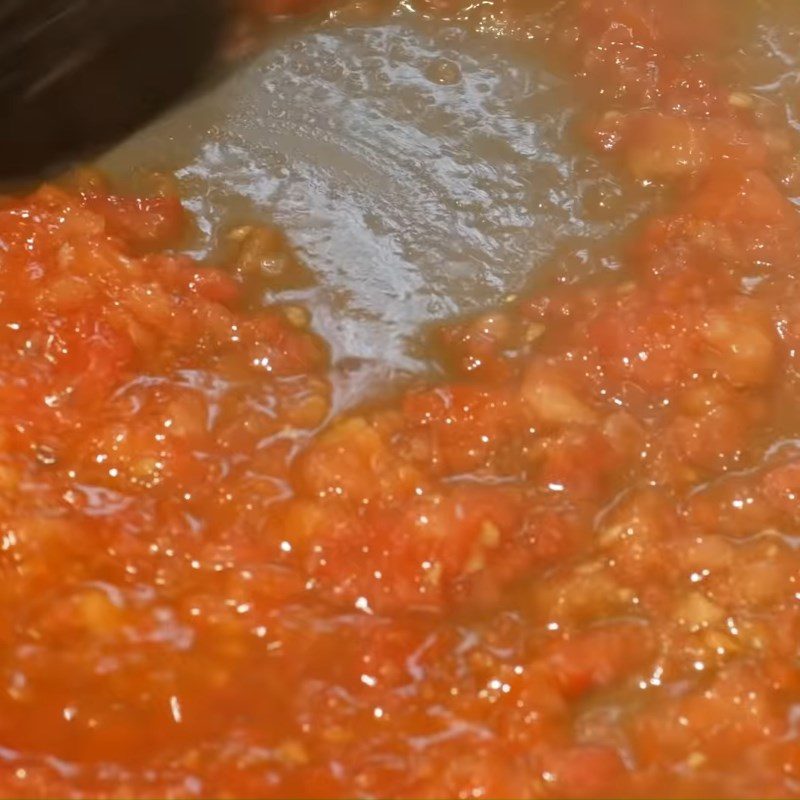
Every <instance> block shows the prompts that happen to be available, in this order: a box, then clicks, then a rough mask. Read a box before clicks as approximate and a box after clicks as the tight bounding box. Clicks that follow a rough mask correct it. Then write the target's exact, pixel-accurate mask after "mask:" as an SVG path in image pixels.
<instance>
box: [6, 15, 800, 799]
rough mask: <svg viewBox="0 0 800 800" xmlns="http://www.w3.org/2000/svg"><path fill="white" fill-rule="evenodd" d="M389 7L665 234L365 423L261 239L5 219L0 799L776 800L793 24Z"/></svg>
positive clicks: (134, 219)
mask: <svg viewBox="0 0 800 800" xmlns="http://www.w3.org/2000/svg"><path fill="white" fill-rule="evenodd" d="M274 10H275V9H274V8H272V7H270V8H269V9H268V11H274ZM352 11H353V9H352V8H351V9H350V12H351V13H352ZM339 13H342V12H339ZM370 13H372V12H370ZM397 13H398V14H412V13H413V14H417V15H421V16H423V17H426V18H427V17H430V20H429V22H426V23H425V24H442V25H448V26H455V27H460V29H463V30H472V31H473V32H475V33H476V34H477V35H480V36H484V37H487V41H491V39H489V38H488V37H492V36H494V35H497V36H499V37H501V39H502V40H503V41H504V42H506V43H508V42H516V44H515V45H514V46H515V47H524V48H531V52H532V53H534V52H535V54H536V55H535V57H536V58H538V59H540V60H541V61H542V63H545V64H547V68H548V70H550V71H551V72H552V74H553V75H558V76H560V77H559V78H558V80H561V81H564V82H565V83H564V85H565V86H566V85H568V86H570V87H571V89H570V92H572V93H573V96H574V97H575V98H576V106H575V109H576V110H575V112H574V114H573V115H572V119H571V120H570V125H571V127H572V130H574V131H575V144H574V145H573V147H574V150H573V151H571V152H572V155H571V156H570V159H569V160H568V161H567V162H566V163H567V164H568V165H572V166H574V164H575V159H578V158H581V157H584V158H585V157H587V156H586V154H588V153H592V154H594V155H593V156H592V157H593V158H595V159H596V163H597V164H598V166H597V169H608V170H610V172H609V173H608V174H609V175H610V174H612V173H613V174H616V175H618V176H619V178H618V179H614V183H613V185H614V186H615V187H623V188H622V189H620V191H621V192H622V191H625V192H626V191H628V190H627V189H624V187H625V186H628V187H629V188H630V192H631V195H630V196H629V199H627V200H624V199H623V200H622V201H620V202H621V206H620V207H621V208H622V209H625V208H630V207H631V206H629V205H626V204H627V203H631V204H633V205H635V204H636V203H645V204H651V203H654V204H655V205H656V206H657V207H656V208H654V209H651V210H650V211H649V212H648V213H647V214H644V215H643V216H642V219H641V220H640V221H638V222H637V223H636V224H635V225H634V226H633V227H632V228H631V230H630V231H629V232H628V233H627V235H626V236H624V237H622V238H621V239H618V238H615V239H613V240H612V241H611V242H610V243H608V244H604V243H603V242H597V243H592V244H591V246H589V247H587V246H586V243H585V242H583V243H582V245H581V247H580V248H578V249H579V250H580V252H581V253H582V255H581V256H580V257H579V258H577V259H576V257H575V250H576V247H575V244H576V242H575V240H573V239H571V238H570V237H569V235H568V233H565V234H564V235H565V236H566V238H567V241H565V242H564V243H563V249H562V251H561V252H562V253H564V255H563V256H561V255H559V254H556V255H555V256H553V258H552V259H551V261H550V264H549V265H548V267H547V269H544V270H542V271H540V272H539V273H538V274H537V275H536V276H534V279H533V280H532V282H531V284H530V286H529V288H528V289H526V290H525V291H521V292H519V293H518V296H516V297H514V298H509V299H508V300H507V301H506V302H504V303H500V304H498V305H497V306H496V307H490V308H488V309H487V310H483V311H479V312H476V313H472V314H469V315H467V316H465V317H463V318H461V319H458V320H456V321H451V322H448V323H445V324H443V325H440V326H438V327H437V328H436V329H435V330H432V331H429V334H428V336H427V340H428V347H427V350H426V351H425V354H424V357H423V358H422V359H421V360H422V362H423V363H425V364H427V363H436V364H437V365H438V366H437V370H438V375H435V376H433V377H432V376H431V374H430V370H427V371H426V373H425V374H421V375H420V377H419V378H417V379H411V380H408V381H406V384H407V385H404V386H402V387H395V389H394V390H393V391H392V392H389V391H388V390H387V388H386V386H385V384H383V383H381V384H379V385H378V386H377V387H374V386H373V387H370V388H369V391H368V392H366V394H368V395H369V396H370V397H371V398H372V399H371V400H370V402H369V403H368V404H361V405H357V404H354V401H353V395H352V393H351V394H348V393H347V391H348V390H347V389H346V387H345V388H344V389H343V387H342V383H341V380H340V373H339V372H338V371H337V370H336V369H332V368H331V352H330V350H329V348H328V346H327V345H326V344H325V343H324V340H323V338H322V337H320V336H319V334H318V333H317V332H315V317H311V316H310V315H309V314H308V312H307V311H306V309H305V308H304V307H303V305H302V303H299V302H298V300H299V299H301V298H298V296H297V294H296V293H294V292H292V293H289V294H286V293H285V291H286V287H287V286H295V285H298V284H302V283H303V282H304V281H308V280H310V273H312V272H313V267H314V265H313V262H312V263H311V264H310V265H306V264H304V263H302V261H301V260H300V259H299V258H298V256H297V254H296V252H295V251H294V250H293V248H292V247H291V245H290V244H289V242H288V240H287V239H286V238H285V236H284V235H283V234H282V233H281V231H280V230H278V229H277V228H273V227H270V226H265V225H263V224H258V225H255V224H243V225H239V226H237V227H234V228H232V229H230V230H228V231H227V233H226V236H225V244H224V247H221V248H219V250H218V252H217V255H216V261H217V267H214V266H209V265H201V264H200V263H198V262H197V261H196V260H193V259H192V258H190V257H188V256H183V255H176V254H174V253H172V252H171V251H169V250H168V249H167V248H169V247H170V245H171V244H172V243H175V242H177V241H179V240H180V236H181V234H182V231H183V229H184V226H185V225H186V224H187V219H186V214H185V211H183V210H182V208H181V205H180V202H179V201H178V200H177V199H176V198H175V196H174V195H172V194H170V192H169V191H168V190H167V191H161V193H160V194H158V193H156V194H154V195H153V196H152V197H150V199H131V198H129V197H125V196H120V195H115V194H113V192H112V190H111V189H109V188H108V187H107V186H105V185H104V184H103V183H102V182H100V181H99V180H98V179H97V178H94V177H93V176H91V175H84V176H83V178H82V179H81V180H80V181H79V182H78V184H77V185H73V186H72V187H66V188H56V187H44V188H42V189H39V190H38V191H36V192H34V193H33V194H31V195H29V196H26V197H22V198H16V199H13V198H9V199H6V200H4V201H3V204H2V206H0V243H2V246H3V252H2V260H0V267H2V268H1V269H0V292H2V294H1V295H0V300H1V302H0V378H2V392H1V393H0V423H2V426H1V427H0V433H2V441H3V443H4V445H5V446H4V447H3V448H2V456H1V457H0V514H1V515H2V516H0V568H2V574H3V582H2V584H0V598H1V599H2V602H0V639H2V642H3V645H4V646H3V648H2V653H0V687H1V688H2V691H0V747H2V749H1V750H0V793H2V794H4V795H6V796H21V795H26V796H41V795H67V796H77V797H84V796H104V797H105V796H121V797H123V796H137V797H149V796H172V797H195V796H196V797H204V796H225V797H244V796H253V797H264V796H275V797H286V796H293V797H321V796H324V797H354V796H359V797H362V796H363V797H396V796H409V797H426V798H427V797H465V798H466V797H565V796H568V797H602V796H642V795H661V796H730V797H744V796H795V795H796V794H797V793H798V791H800V735H799V734H798V730H797V720H798V714H797V709H798V703H799V702H800V666H799V665H798V660H797V658H798V653H797V641H798V636H800V604H799V603H800V601H799V600H798V598H799V597H800V586H798V583H800V554H798V550H797V544H798V535H800V446H799V445H798V434H799V433H800V416H798V414H797V397H798V385H797V358H798V346H800V344H799V342H798V339H799V337H800V312H799V311H798V309H800V297H798V289H797V275H796V271H797V264H798V263H800V218H799V217H798V215H797V211H796V209H795V206H794V205H793V203H792V201H791V199H790V198H791V197H792V196H794V195H796V194H798V192H800V189H799V188H798V187H799V186H800V183H798V178H797V174H798V173H797V163H796V160H795V153H796V151H797V138H796V133H795V130H794V126H795V117H794V109H795V102H796V96H795V94H794V92H795V90H794V89H793V84H794V80H793V76H794V75H795V72H794V70H795V66H796V65H795V64H794V63H793V62H792V61H791V56H790V55H788V54H789V53H791V52H792V46H793V45H792V42H793V38H792V37H793V36H795V35H796V33H793V31H795V32H796V31H797V30H798V29H799V28H798V27H797V20H796V19H794V17H795V16H796V12H794V11H793V10H792V8H791V4H789V3H787V4H785V5H784V4H781V3H777V2H776V3H763V4H759V5H758V6H757V7H755V8H753V7H748V8H743V9H742V10H741V14H737V15H735V16H732V15H731V14H730V7H729V4H725V3H722V2H717V1H716V0H702V1H701V2H697V3H695V4H694V5H693V6H692V7H691V8H685V7H683V6H681V7H680V8H679V7H678V5H677V4H674V3H671V2H666V0H663V1H662V2H659V1H658V0H603V1H602V2H582V0H568V2H563V3H558V4H550V3H545V2H538V3H521V2H505V3H503V2H500V1H499V0H498V2H495V3H494V4H482V5H480V6H469V7H463V6H462V5H459V3H458V2H455V1H454V2H438V1H437V2H434V0H429V1H428V2H422V0H421V1H420V2H418V3H415V4H413V6H410V5H409V6H408V7H406V9H405V10H404V11H402V12H397ZM435 20H439V22H435ZM390 24H392V25H395V24H397V23H396V22H392V23H390ZM793 25H794V26H795V27H793ZM503 46H505V45H503ZM498 47H499V45H498ZM451 74H452V69H451V67H449V66H447V65H444V66H441V65H438V66H437V68H436V75H439V76H442V75H443V76H444V77H445V78H446V77H447V76H448V75H451ZM488 121H489V122H491V119H489V120H488ZM580 154H583V155H580ZM559 163H561V164H562V166H564V162H559ZM603 163H605V165H606V166H605V167H603V166H602V164H603ZM565 170H566V172H565V175H566V177H565V181H566V185H567V187H568V188H571V187H574V186H575V185H578V184H579V179H576V177H575V176H574V175H573V174H572V173H571V172H570V169H569V167H568V166H567V167H565ZM201 177H202V176H201ZM609 180H610V179H609ZM576 181H577V183H576ZM637 182H638V183H639V184H642V183H645V184H648V185H652V186H653V187H655V188H653V189H652V190H647V189H642V188H641V187H640V188H638V189H635V188H633V186H632V185H633V184H635V183H637ZM581 185H583V184H581ZM583 186H584V189H585V188H586V187H585V185H583ZM615 191H616V189H615ZM601 199H602V198H601ZM488 202H489V203H490V204H491V196H489V197H488ZM509 203H510V204H511V205H513V203H511V201H509ZM640 210H641V209H640ZM522 211H523V212H524V213H527V212H528V211H529V209H526V208H525V207H524V206H523V208H522ZM602 215H603V208H602V202H601V203H600V204H599V205H598V206H596V207H595V214H594V215H591V214H590V215H589V216H590V217H592V218H599V217H602ZM608 219H609V220H610V223H611V224H610V228H611V229H613V228H615V227H623V225H624V224H625V223H627V222H628V221H629V220H628V218H627V217H626V215H625V214H624V213H623V212H622V211H620V210H617V211H615V212H614V213H613V214H610V216H609V217H608ZM587 224H593V223H592V222H591V219H590V220H589V221H588V222H587ZM562 233H564V232H563V231H562ZM455 235H457V234H455V233H454V236H455ZM414 261H415V260H414V259H410V263H414ZM576 262H577V263H576ZM525 266H527V265H525ZM525 266H523V265H519V266H518V268H519V269H520V270H524V269H525ZM441 268H442V270H446V268H447V265H446V264H442V266H441ZM519 283H520V284H521V283H522V281H521V280H520V282H519ZM262 296H263V297H271V298H277V299H278V300H279V302H273V303H272V304H271V305H269V306H268V307H265V306H264V305H262V304H260V303H258V302H256V301H255V298H258V297H262ZM281 300H282V301H283V302H281ZM312 307H313V303H312ZM331 313H333V312H331ZM409 318H413V315H412V316H411V317H409ZM417 321H420V320H419V319H418V318H417ZM323 327H324V326H323ZM388 327H389V328H390V329H391V325H389V326H388ZM373 330H375V329H373ZM342 353H344V354H347V347H346V341H344V340H343V341H339V342H334V346H333V357H334V358H337V357H340V356H341V355H342ZM376 397H377V399H375V398H376ZM343 406H346V408H344V409H343Z"/></svg>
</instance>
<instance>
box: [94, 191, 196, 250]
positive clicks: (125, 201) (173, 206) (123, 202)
mask: <svg viewBox="0 0 800 800" xmlns="http://www.w3.org/2000/svg"><path fill="white" fill-rule="evenodd" d="M83 205H84V206H85V207H86V208H88V209H89V210H91V211H95V212H97V213H99V214H101V215H102V216H103V217H104V219H105V220H106V223H107V225H108V231H109V233H111V234H112V235H115V236H119V237H121V238H123V239H125V240H126V241H127V242H129V243H130V244H132V245H134V246H136V247H141V248H147V249H157V248H159V247H164V246H166V245H169V244H174V243H175V242H176V241H178V240H179V239H180V236H181V234H182V233H183V232H184V230H185V227H186V222H187V220H186V215H185V213H184V210H183V206H182V205H181V201H180V199H179V198H178V197H176V196H165V197H150V198H131V197H122V196H115V195H108V196H97V195H86V196H84V198H83Z"/></svg>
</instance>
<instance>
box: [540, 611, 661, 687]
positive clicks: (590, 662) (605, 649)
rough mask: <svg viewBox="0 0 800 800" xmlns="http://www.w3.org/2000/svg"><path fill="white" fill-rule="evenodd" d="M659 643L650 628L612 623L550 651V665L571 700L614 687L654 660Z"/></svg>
mask: <svg viewBox="0 0 800 800" xmlns="http://www.w3.org/2000/svg"><path fill="white" fill-rule="evenodd" d="M655 650H656V642H655V641H654V640H653V637H652V634H651V633H650V631H649V630H648V628H647V626H646V625H643V624H636V623H619V624H616V625H614V624H609V625H607V626H604V627H598V628H595V629H590V630H588V631H587V632H585V633H581V634H578V635H576V636H575V637H574V638H570V639H567V640H565V641H556V642H553V643H551V644H550V645H549V646H548V647H547V648H546V651H545V652H546V655H545V658H546V663H547V664H548V666H549V667H550V669H551V670H552V671H553V674H554V676H555V679H556V683H557V685H558V687H559V688H560V689H561V691H562V692H563V694H564V695H565V696H566V697H568V698H575V697H579V696H581V695H584V694H586V693H588V692H591V691H594V690H597V689H600V688H605V687H608V686H611V685H613V684H615V683H617V682H618V681H620V680H622V679H624V678H626V677H627V676H629V675H631V674H635V673H636V671H637V670H638V669H641V668H642V667H643V666H644V665H646V664H647V663H648V662H649V661H650V659H651V658H652V657H653V655H654V653H655Z"/></svg>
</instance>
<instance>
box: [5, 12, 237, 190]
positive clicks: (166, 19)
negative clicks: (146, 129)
mask: <svg viewBox="0 0 800 800" xmlns="http://www.w3.org/2000/svg"><path fill="white" fill-rule="evenodd" d="M226 9H227V5H226V0H0V177H3V178H12V177H14V178H16V177H34V176H37V175H38V174H40V173H42V172H44V171H47V170H48V169H51V168H53V167H56V166H59V165H61V164H64V163H66V162H69V161H70V160H71V159H74V158H76V157H84V156H86V155H89V154H91V153H92V152H93V151H95V152H96V151H97V150H98V149H100V148H103V147H106V146H108V145H110V144H112V143H113V142H115V141H117V140H119V139H121V138H122V137H124V136H125V135H126V134H128V133H130V132H131V131H133V130H134V129H135V128H137V127H139V126H141V125H142V124H143V123H145V122H146V121H148V120H149V119H151V118H152V117H154V116H155V115H157V114H158V113H159V112H161V111H162V110H164V108H165V107H167V106H168V105H169V104H171V103H173V102H174V101H175V100H177V99H178V98H179V97H180V96H181V95H183V94H184V93H185V92H187V91H188V90H189V89H190V88H191V87H192V86H194V85H195V84H196V82H197V81H198V80H200V79H201V78H202V77H203V75H204V74H206V72H207V70H208V69H209V67H210V65H211V64H212V63H213V59H214V56H215V53H216V51H217V49H218V46H219V44H220V40H221V36H222V32H223V30H224V27H225V21H226V20H225V17H226Z"/></svg>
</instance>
